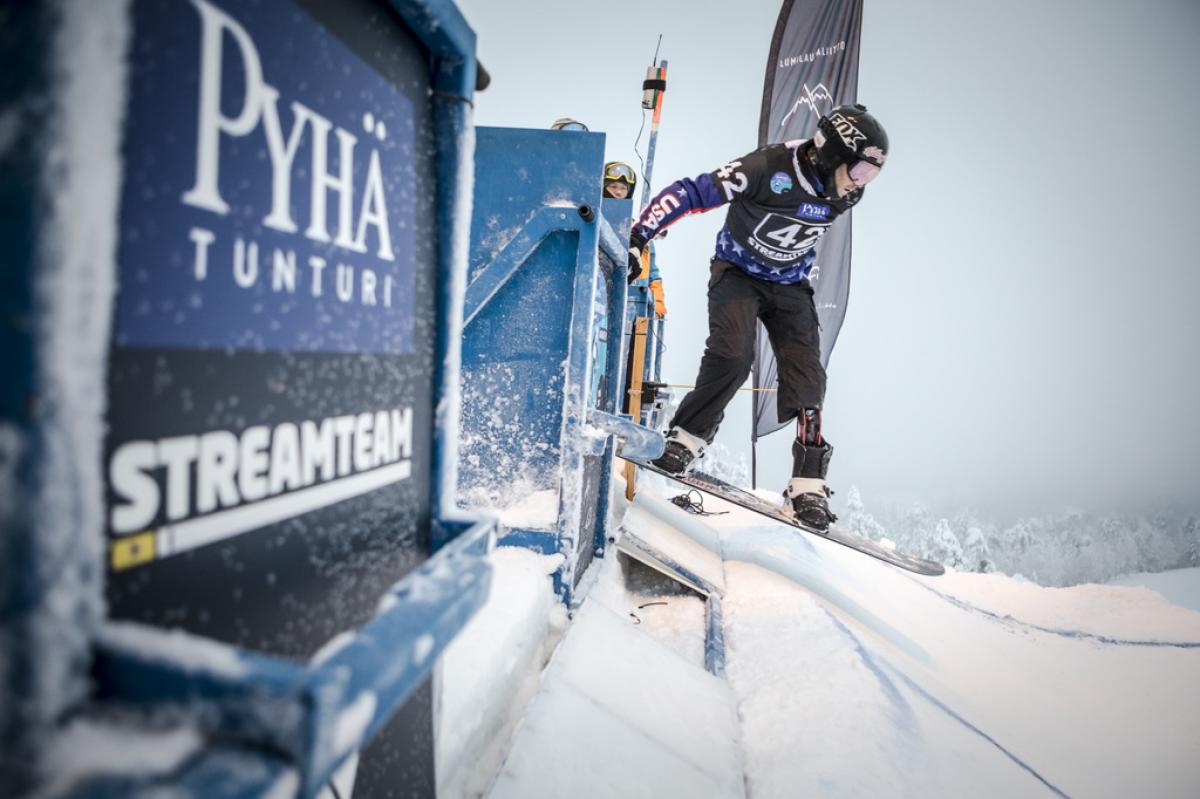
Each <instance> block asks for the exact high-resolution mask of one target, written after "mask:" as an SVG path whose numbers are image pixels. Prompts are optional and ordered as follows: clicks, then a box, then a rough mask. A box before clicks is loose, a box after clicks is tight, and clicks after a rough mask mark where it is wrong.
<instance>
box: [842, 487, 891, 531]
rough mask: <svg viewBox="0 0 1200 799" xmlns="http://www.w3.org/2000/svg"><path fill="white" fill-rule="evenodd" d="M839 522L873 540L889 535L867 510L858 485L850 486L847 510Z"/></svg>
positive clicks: (847, 496)
mask: <svg viewBox="0 0 1200 799" xmlns="http://www.w3.org/2000/svg"><path fill="white" fill-rule="evenodd" d="M838 524H839V525H840V526H841V527H844V528H846V529H847V530H849V531H850V532H852V533H854V534H855V535H861V536H862V537H863V538H869V539H871V540H872V541H878V540H880V539H881V538H885V537H887V533H886V532H885V530H884V527H883V525H881V524H880V523H879V522H877V521H875V517H874V516H872V515H871V514H870V513H868V512H867V508H866V506H865V505H864V504H863V501H862V494H861V493H860V492H859V490H858V486H850V490H849V491H848V492H846V511H845V513H843V514H842V516H841V518H839V519H838Z"/></svg>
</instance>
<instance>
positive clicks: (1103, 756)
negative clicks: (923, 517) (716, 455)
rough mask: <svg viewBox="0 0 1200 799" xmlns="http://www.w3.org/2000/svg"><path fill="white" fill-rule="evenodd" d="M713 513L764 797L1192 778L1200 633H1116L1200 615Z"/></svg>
mask: <svg viewBox="0 0 1200 799" xmlns="http://www.w3.org/2000/svg"><path fill="white" fill-rule="evenodd" d="M714 518H715V519H716V521H715V522H714V524H716V525H718V526H719V528H720V530H721V532H722V535H723V536H724V550H725V553H726V556H727V558H729V559H730V560H727V562H726V596H725V602H724V607H725V620H726V629H725V636H726V643H727V646H728V652H727V661H726V662H727V673H728V675H729V679H730V682H731V684H732V685H733V688H734V690H735V692H736V693H737V695H738V697H739V709H740V712H741V718H742V725H743V726H742V733H743V736H744V745H745V752H746V754H745V761H746V769H747V771H746V778H747V784H748V786H749V790H750V792H751V793H752V794H753V795H754V796H756V797H764V796H797V795H802V796H803V795H827V796H843V795H864V796H873V795H909V796H946V797H959V796H963V795H968V794H972V793H975V794H977V793H979V792H980V790H981V788H982V789H984V790H985V793H986V795H988V796H989V797H990V796H1013V797H1024V796H1032V795H1052V794H1055V793H1056V792H1058V793H1059V795H1061V794H1066V795H1070V796H1129V795H1143V796H1156V797H1158V796H1180V797H1183V796H1191V795H1193V794H1194V786H1195V784H1196V782H1197V780H1198V779H1200V765H1198V764H1200V683H1198V681H1197V680H1196V675H1197V674H1200V648H1194V647H1191V648H1188V647H1181V646H1163V645H1138V644H1132V643H1129V641H1127V640H1119V639H1129V640H1142V639H1152V640H1153V639H1170V640H1178V641H1185V642H1186V641H1188V640H1191V641H1197V640H1200V639H1197V638H1195V637H1194V634H1195V633H1196V632H1197V631H1198V628H1197V626H1196V624H1197V621H1198V619H1197V616H1196V614H1194V613H1191V612H1189V611H1185V610H1182V609H1178V608H1173V607H1172V606H1170V605H1169V604H1167V603H1166V602H1165V601H1163V600H1162V599H1161V598H1160V597H1158V596H1157V595H1155V594H1153V593H1151V592H1149V591H1144V590H1135V589H1117V588H1105V587H1097V586H1083V587H1079V588H1074V589H1044V588H1039V587H1037V586H1034V585H1031V584H1028V583H1020V582H1018V581H1015V580H1010V579H1007V578H1002V577H995V576H991V575H977V574H961V575H954V574H951V575H949V576H948V577H941V578H917V577H914V576H912V575H909V574H907V573H905V572H902V571H899V570H897V569H894V568H891V567H889V566H887V565H886V564H883V563H880V562H878V561H875V560H873V559H871V558H868V557H865V556H862V555H859V554H857V553H855V552H853V551H851V550H848V549H845V548H842V547H839V546H837V545H836V544H833V543H831V542H827V541H823V540H821V539H819V538H816V537H814V536H808V535H804V534H801V533H795V532H792V531H789V530H787V529H785V528H783V527H780V526H778V525H772V524H765V525H764V524H761V523H760V521H759V519H758V518H757V517H755V516H753V514H750V513H748V512H746V511H740V510H735V511H734V512H732V513H731V514H730V516H727V517H725V516H723V517H714ZM710 521H711V520H710ZM734 557H737V558H741V559H743V560H752V561H753V562H754V563H755V564H756V565H757V566H758V567H759V568H755V566H751V565H748V564H739V563H735V562H733V560H732V559H733V558H734ZM764 570H768V571H773V572H774V574H767V573H766V572H765V571H764ZM931 589H934V590H931ZM935 591H936V592H935ZM942 592H947V593H945V594H943V593H942ZM951 592H952V593H951ZM951 595H952V596H953V597H954V599H955V600H957V601H951V600H950V599H947V598H946V597H947V596H951ZM1014 618H1020V619H1023V620H1026V619H1031V620H1032V621H1026V622H1024V623H1016V622H1014V621H1013V619H1014ZM1035 622H1036V623H1040V626H1035V624H1034V623H1035ZM1042 627H1045V629H1042ZM1075 631H1088V632H1089V633H1091V634H1090V635H1078V634H1076V633H1075Z"/></svg>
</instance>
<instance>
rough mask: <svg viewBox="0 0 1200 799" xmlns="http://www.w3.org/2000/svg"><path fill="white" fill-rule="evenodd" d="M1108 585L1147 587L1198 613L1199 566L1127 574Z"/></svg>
mask: <svg viewBox="0 0 1200 799" xmlns="http://www.w3.org/2000/svg"><path fill="white" fill-rule="evenodd" d="M1109 585H1124V586H1140V587H1142V588H1149V589H1150V590H1151V591H1156V592H1158V593H1159V594H1161V595H1162V596H1163V597H1165V598H1166V599H1167V601H1168V602H1171V603H1172V604H1175V605H1178V606H1179V607H1181V608H1188V609H1190V610H1194V611H1196V612H1198V613H1200V567H1197V568H1191V569H1175V570H1174V571H1169V572H1158V573H1153V574H1150V573H1145V572H1142V573H1140V574H1127V575H1125V576H1124V577H1118V578H1117V579H1115V580H1112V581H1110V582H1109Z"/></svg>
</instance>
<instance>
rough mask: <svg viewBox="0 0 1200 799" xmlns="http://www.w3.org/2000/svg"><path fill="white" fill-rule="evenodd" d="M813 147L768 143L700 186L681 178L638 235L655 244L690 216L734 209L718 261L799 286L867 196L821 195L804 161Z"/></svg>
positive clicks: (658, 200) (644, 217)
mask: <svg viewBox="0 0 1200 799" xmlns="http://www.w3.org/2000/svg"><path fill="white" fill-rule="evenodd" d="M811 146H812V144H811V142H810V141H809V140H807V139H803V140H798V141H790V142H785V143H782V144H769V145H767V146H766V147H762V148H759V149H758V150H755V151H754V152H752V153H750V154H749V155H747V156H744V157H742V158H741V159H739V160H737V161H730V162H729V163H728V164H725V165H724V166H723V167H721V168H720V169H717V170H715V171H713V172H706V173H704V174H702V175H700V176H699V177H697V178H696V179H695V180H692V179H691V178H683V179H682V180H677V181H675V182H674V183H672V184H671V185H670V186H667V187H666V188H665V189H663V190H662V191H661V192H659V193H658V195H657V196H655V198H654V199H653V200H651V201H650V204H649V205H647V206H646V210H645V211H643V212H642V214H641V216H639V217H638V219H637V221H636V222H635V223H634V231H635V232H637V233H638V234H639V235H640V236H642V237H643V238H644V239H646V240H647V241H649V240H651V239H653V238H654V237H655V236H656V235H658V234H659V233H661V232H662V231H663V230H665V229H666V228H667V227H669V226H670V225H672V224H674V223H675V222H677V221H678V220H679V219H682V218H683V217H684V216H687V215H688V214H693V213H699V212H703V211H708V210H710V209H713V208H716V207H717V206H720V205H726V204H728V205H729V213H728V214H727V215H726V217H725V224H724V226H722V228H721V232H720V233H718V234H717V248H716V257H717V258H720V259H721V260H724V261H728V262H730V263H732V264H733V265H735V266H737V267H738V268H739V269H741V270H742V271H743V272H746V273H747V274H749V275H752V276H754V277H757V278H760V279H762V280H768V281H770V282H772V283H800V282H802V281H804V280H806V279H807V278H808V274H809V272H810V271H811V270H812V267H813V262H814V261H815V260H816V257H817V255H816V244H817V241H818V240H820V238H821V236H823V235H824V234H825V231H827V230H828V229H829V226H830V225H831V224H833V221H834V220H835V219H836V218H837V217H838V216H840V215H841V214H842V213H844V212H845V211H847V210H849V209H850V208H851V207H852V206H853V205H855V204H856V203H857V202H858V201H859V200H860V199H861V198H862V193H863V192H862V189H859V190H858V191H855V192H852V193H851V194H849V195H848V196H846V197H843V198H841V199H839V200H830V199H828V198H826V197H823V196H822V190H823V188H824V187H823V186H822V185H821V181H820V180H819V179H818V178H817V175H816V173H815V172H814V171H813V169H812V167H811V165H810V164H809V162H808V158H807V157H806V156H807V152H808V148H810V147H811Z"/></svg>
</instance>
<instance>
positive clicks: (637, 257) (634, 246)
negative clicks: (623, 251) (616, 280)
mask: <svg viewBox="0 0 1200 799" xmlns="http://www.w3.org/2000/svg"><path fill="white" fill-rule="evenodd" d="M645 247H646V239H645V238H644V237H642V235H641V234H639V233H638V232H637V231H636V230H635V231H633V233H631V234H629V274H628V275H627V276H626V278H625V282H626V283H633V281H635V280H637V279H638V278H639V277H641V274H642V250H644V249H645Z"/></svg>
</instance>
